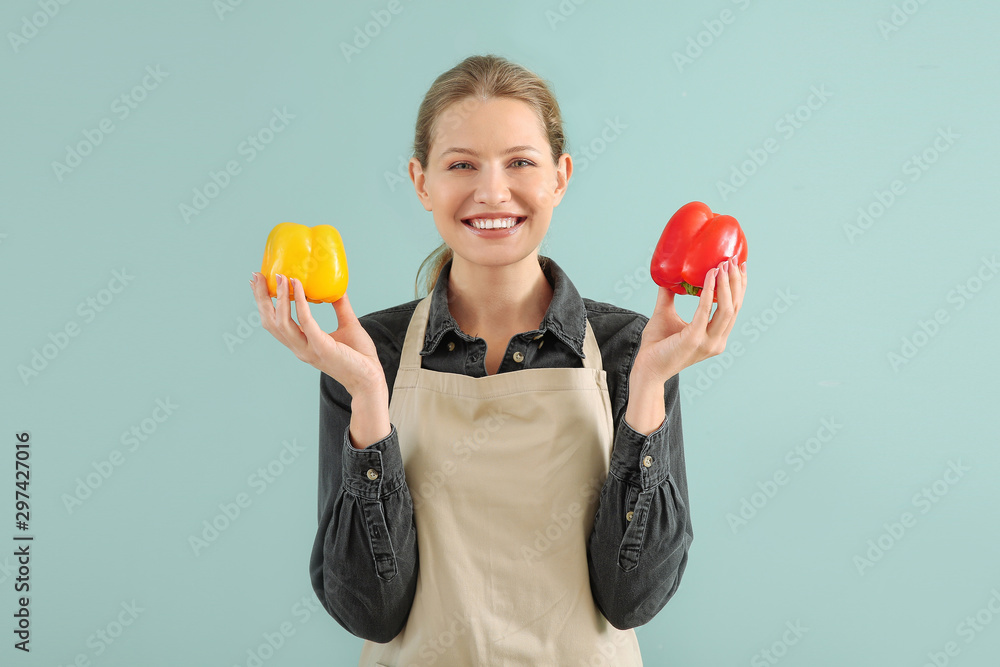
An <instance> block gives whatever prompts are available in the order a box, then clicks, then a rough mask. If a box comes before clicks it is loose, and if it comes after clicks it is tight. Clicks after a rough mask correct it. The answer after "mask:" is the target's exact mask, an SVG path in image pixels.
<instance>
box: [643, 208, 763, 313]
mask: <svg viewBox="0 0 1000 667" xmlns="http://www.w3.org/2000/svg"><path fill="white" fill-rule="evenodd" d="M731 257H735V258H736V263H737V266H739V265H741V264H743V262H745V261H746V258H747V237H746V235H745V234H744V233H743V229H741V228H740V223H738V222H736V218H734V217H733V216H731V215H717V214H715V213H712V209H710V208H709V207H708V206H707V205H705V204H703V203H701V202H700V201H693V202H690V203H688V204H684V206H681V207H680V208H679V209H677V212H676V213H674V214H673V215H672V216H671V217H670V220H668V221H667V226H666V227H664V228H663V233H662V234H661V235H660V240H659V241H658V242H657V244H656V249H655V250H654V251H653V260H652V262H651V263H650V266H649V275H650V276H651V277H652V279H653V282H655V283H656V284H657V285H659V286H660V287H666V288H667V289H669V290H670V291H672V292H674V293H676V294H693V295H695V296H697V295H699V294H701V290H702V288H703V287H704V286H705V285H704V281H705V274H707V273H708V272H709V271H710V270H712V269H713V268H714V267H716V266H718V265H719V264H720V263H721V262H722V261H723V260H725V259H729V258H731ZM716 284H718V282H716ZM717 296H718V290H716V292H715V294H713V295H712V302H713V303H715V302H717V301H718V299H717V298H716V297H717Z"/></svg>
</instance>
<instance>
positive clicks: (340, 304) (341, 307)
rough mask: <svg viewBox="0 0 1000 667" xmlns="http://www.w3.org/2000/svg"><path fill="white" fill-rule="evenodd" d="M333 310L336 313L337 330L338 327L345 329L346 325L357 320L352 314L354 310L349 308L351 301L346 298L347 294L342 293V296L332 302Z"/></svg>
mask: <svg viewBox="0 0 1000 667" xmlns="http://www.w3.org/2000/svg"><path fill="white" fill-rule="evenodd" d="M333 309H334V310H335V311H337V328H338V329H339V328H340V327H346V326H347V325H348V324H350V323H352V322H354V321H355V320H357V319H358V318H357V316H356V315H355V314H354V309H353V308H351V300H350V299H348V298H347V292H344V296H342V297H340V298H339V299H337V300H336V301H334V302H333Z"/></svg>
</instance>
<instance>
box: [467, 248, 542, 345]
mask: <svg viewBox="0 0 1000 667" xmlns="http://www.w3.org/2000/svg"><path fill="white" fill-rule="evenodd" d="M551 302H552V286H551V285H550V284H549V281H548V280H547V279H546V278H545V274H544V273H543V272H542V267H541V266H539V264H538V255H537V253H532V254H530V255H528V256H527V257H525V258H524V259H522V260H521V261H519V262H515V263H514V264H505V265H503V266H484V265H482V264H474V263H472V262H468V261H466V260H465V259H463V258H461V257H459V256H458V255H455V256H454V259H453V260H452V264H451V272H450V274H449V276H448V308H449V310H450V311H451V315H452V317H454V318H455V321H456V322H458V326H459V328H461V329H462V331H463V332H465V333H467V334H469V335H470V336H482V335H486V334H490V333H491V332H493V333H497V332H499V333H501V334H508V333H517V332H521V331H531V330H532V329H537V328H538V327H539V325H540V324H541V323H542V318H544V317H545V311H546V310H548V307H549V304H550V303H551Z"/></svg>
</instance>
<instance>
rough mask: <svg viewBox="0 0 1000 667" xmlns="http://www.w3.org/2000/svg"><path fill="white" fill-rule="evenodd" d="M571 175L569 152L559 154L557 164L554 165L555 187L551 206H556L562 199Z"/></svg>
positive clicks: (571, 159) (571, 162)
mask: <svg viewBox="0 0 1000 667" xmlns="http://www.w3.org/2000/svg"><path fill="white" fill-rule="evenodd" d="M572 175H573V158H572V157H570V154H569V153H563V154H562V155H560V156H559V164H558V165H557V166H556V189H555V191H554V193H553V195H554V197H553V202H552V205H553V206H558V205H559V202H561V201H562V198H563V195H564V194H566V189H567V188H568V187H569V178H570V176H572Z"/></svg>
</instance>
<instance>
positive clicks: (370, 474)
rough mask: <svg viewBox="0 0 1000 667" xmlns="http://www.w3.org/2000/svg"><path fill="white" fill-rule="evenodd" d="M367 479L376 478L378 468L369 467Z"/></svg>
mask: <svg viewBox="0 0 1000 667" xmlns="http://www.w3.org/2000/svg"><path fill="white" fill-rule="evenodd" d="M368 479H378V470H375V468H369V469H368Z"/></svg>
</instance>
